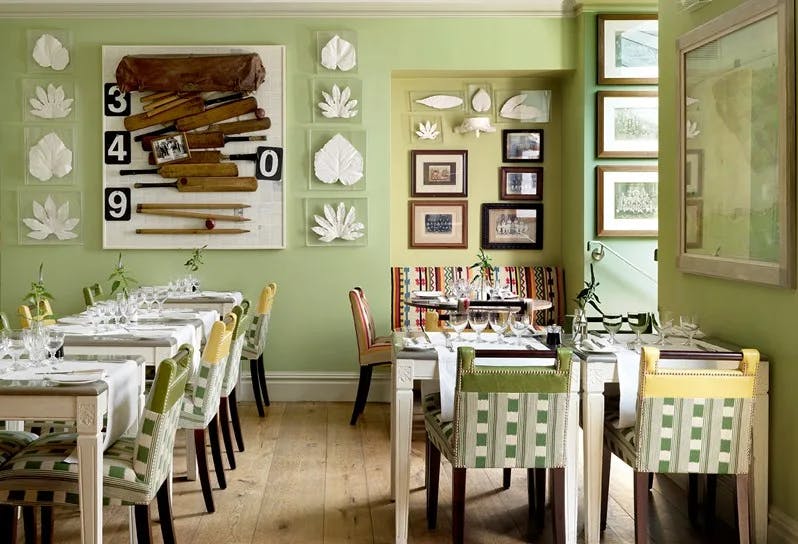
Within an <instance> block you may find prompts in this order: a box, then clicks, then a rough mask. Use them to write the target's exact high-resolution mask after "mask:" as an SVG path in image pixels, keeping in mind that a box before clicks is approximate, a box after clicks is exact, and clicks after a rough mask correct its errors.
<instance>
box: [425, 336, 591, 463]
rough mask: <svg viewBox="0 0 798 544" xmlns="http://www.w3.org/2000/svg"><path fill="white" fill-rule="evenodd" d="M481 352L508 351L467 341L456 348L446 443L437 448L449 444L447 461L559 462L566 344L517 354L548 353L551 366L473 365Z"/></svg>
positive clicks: (566, 403) (567, 400)
mask: <svg viewBox="0 0 798 544" xmlns="http://www.w3.org/2000/svg"><path fill="white" fill-rule="evenodd" d="M513 355H515V354H513ZM513 355H510V356H509V357H512V356H513ZM483 356H492V357H495V356H500V357H508V354H507V351H502V352H489V351H476V352H475V350H474V349H473V348H470V347H460V348H458V350H457V381H456V385H455V397H454V421H453V424H454V429H453V433H452V435H451V440H452V443H451V448H444V450H441V451H445V450H448V449H451V451H452V458H451V459H450V461H451V463H452V466H454V467H467V468H470V467H476V468H485V467H488V468H490V467H494V468H506V467H526V468H556V467H562V466H564V465H565V453H566V447H565V442H566V431H567V424H568V410H569V409H570V404H571V399H572V397H573V395H575V393H573V394H572V393H571V392H570V384H571V350H570V349H567V348H561V349H558V350H557V351H529V352H520V353H519V354H518V356H519V357H521V358H535V359H541V358H551V359H552V360H553V361H554V362H553V365H552V366H508V367H497V366H477V365H475V364H474V362H475V358H476V357H483ZM431 436H432V433H431ZM439 449H440V448H439Z"/></svg>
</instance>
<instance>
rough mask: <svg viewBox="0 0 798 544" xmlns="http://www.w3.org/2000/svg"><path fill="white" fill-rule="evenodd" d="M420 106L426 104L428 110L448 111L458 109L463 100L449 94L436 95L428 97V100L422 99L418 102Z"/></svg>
mask: <svg viewBox="0 0 798 544" xmlns="http://www.w3.org/2000/svg"><path fill="white" fill-rule="evenodd" d="M416 102H418V103H419V104H424V105H425V106H427V107H428V108H434V109H436V110H448V109H450V108H456V107H457V106H460V105H462V104H463V99H462V98H460V97H459V96H452V95H449V94H434V95H432V96H428V97H426V98H421V99H419V100H416Z"/></svg>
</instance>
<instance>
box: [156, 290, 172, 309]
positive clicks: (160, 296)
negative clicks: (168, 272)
mask: <svg viewBox="0 0 798 544" xmlns="http://www.w3.org/2000/svg"><path fill="white" fill-rule="evenodd" d="M168 298H169V290H168V289H158V290H156V291H155V302H156V303H157V304H158V314H159V315H163V305H164V302H166V299H168Z"/></svg>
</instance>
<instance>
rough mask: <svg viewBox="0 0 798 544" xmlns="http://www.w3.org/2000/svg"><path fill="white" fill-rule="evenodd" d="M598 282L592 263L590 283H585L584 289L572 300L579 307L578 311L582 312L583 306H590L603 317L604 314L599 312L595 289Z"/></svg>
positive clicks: (599, 301)
mask: <svg viewBox="0 0 798 544" xmlns="http://www.w3.org/2000/svg"><path fill="white" fill-rule="evenodd" d="M599 285H600V284H599V282H597V281H596V274H595V272H594V271H593V263H591V264H590V281H589V282H587V281H586V282H585V288H584V289H582V290H581V291H579V294H578V295H576V298H575V299H574V300H575V301H576V304H577V305H578V306H579V309H580V310H582V311H583V312H584V310H585V306H587V305H588V304H590V305H591V306H593V308H595V309H596V311H597V312H598V313H600V314H601V315H604V312H602V311H601V308H599V307H598V305H599V304H600V303H601V300H599V297H598V295H597V294H596V288H597V287H598V286H599Z"/></svg>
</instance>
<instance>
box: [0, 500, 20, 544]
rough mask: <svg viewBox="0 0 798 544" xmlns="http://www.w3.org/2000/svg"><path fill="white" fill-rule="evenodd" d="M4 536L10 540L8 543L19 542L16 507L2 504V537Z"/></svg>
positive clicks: (0, 523)
mask: <svg viewBox="0 0 798 544" xmlns="http://www.w3.org/2000/svg"><path fill="white" fill-rule="evenodd" d="M3 535H5V537H7V538H8V542H16V541H17V507H16V506H11V505H10V504H0V536H3ZM5 537H4V538H5Z"/></svg>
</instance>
